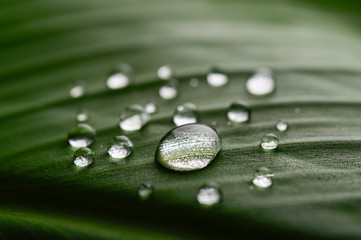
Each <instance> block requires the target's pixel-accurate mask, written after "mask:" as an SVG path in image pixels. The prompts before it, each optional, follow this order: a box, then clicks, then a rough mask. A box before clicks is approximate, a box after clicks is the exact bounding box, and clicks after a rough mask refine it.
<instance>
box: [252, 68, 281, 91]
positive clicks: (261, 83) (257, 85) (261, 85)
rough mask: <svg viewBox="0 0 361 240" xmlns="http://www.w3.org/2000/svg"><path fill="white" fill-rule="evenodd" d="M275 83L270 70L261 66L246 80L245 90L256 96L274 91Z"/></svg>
mask: <svg viewBox="0 0 361 240" xmlns="http://www.w3.org/2000/svg"><path fill="white" fill-rule="evenodd" d="M275 88H276V83H275V80H274V78H273V77H272V72H271V70H269V69H267V68H261V69H259V70H257V71H256V73H255V74H253V75H252V76H251V77H250V78H248V79H247V81H246V89H247V91H248V92H249V93H250V94H252V95H256V96H264V95H268V94H270V93H272V92H274V90H275Z"/></svg>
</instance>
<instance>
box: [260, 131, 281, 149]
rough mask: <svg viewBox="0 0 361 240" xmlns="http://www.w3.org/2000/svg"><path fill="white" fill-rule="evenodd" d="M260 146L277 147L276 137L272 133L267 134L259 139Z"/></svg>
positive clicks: (266, 147) (264, 147) (265, 147)
mask: <svg viewBox="0 0 361 240" xmlns="http://www.w3.org/2000/svg"><path fill="white" fill-rule="evenodd" d="M261 147H262V148H263V149H265V150H273V149H276V148H277V147H278V138H277V136H276V135H274V134H267V135H265V136H264V137H263V138H262V140H261Z"/></svg>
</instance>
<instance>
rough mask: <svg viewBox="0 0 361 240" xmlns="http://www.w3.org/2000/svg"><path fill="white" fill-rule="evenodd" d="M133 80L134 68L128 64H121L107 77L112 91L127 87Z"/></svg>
mask: <svg viewBox="0 0 361 240" xmlns="http://www.w3.org/2000/svg"><path fill="white" fill-rule="evenodd" d="M131 80H132V67H131V66H130V65H128V64H126V63H122V64H119V65H118V66H117V67H116V68H114V69H113V70H112V71H111V72H110V73H109V74H108V77H107V81H106V83H107V86H108V88H110V89H121V88H125V87H127V86H128V85H129V84H130V83H131Z"/></svg>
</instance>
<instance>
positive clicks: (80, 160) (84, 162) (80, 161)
mask: <svg viewBox="0 0 361 240" xmlns="http://www.w3.org/2000/svg"><path fill="white" fill-rule="evenodd" d="M93 161H94V153H93V152H92V151H91V150H90V149H89V148H85V147H84V148H83V147H82V148H79V149H78V150H76V151H75V152H74V164H75V165H77V166H78V167H86V166H88V165H90V164H92V162H93Z"/></svg>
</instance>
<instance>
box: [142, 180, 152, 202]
mask: <svg viewBox="0 0 361 240" xmlns="http://www.w3.org/2000/svg"><path fill="white" fill-rule="evenodd" d="M153 192H154V188H153V186H152V185H151V184H150V183H143V184H142V185H140V187H139V189H138V197H139V199H140V200H147V199H149V198H150V197H151V196H152V195H153Z"/></svg>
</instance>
